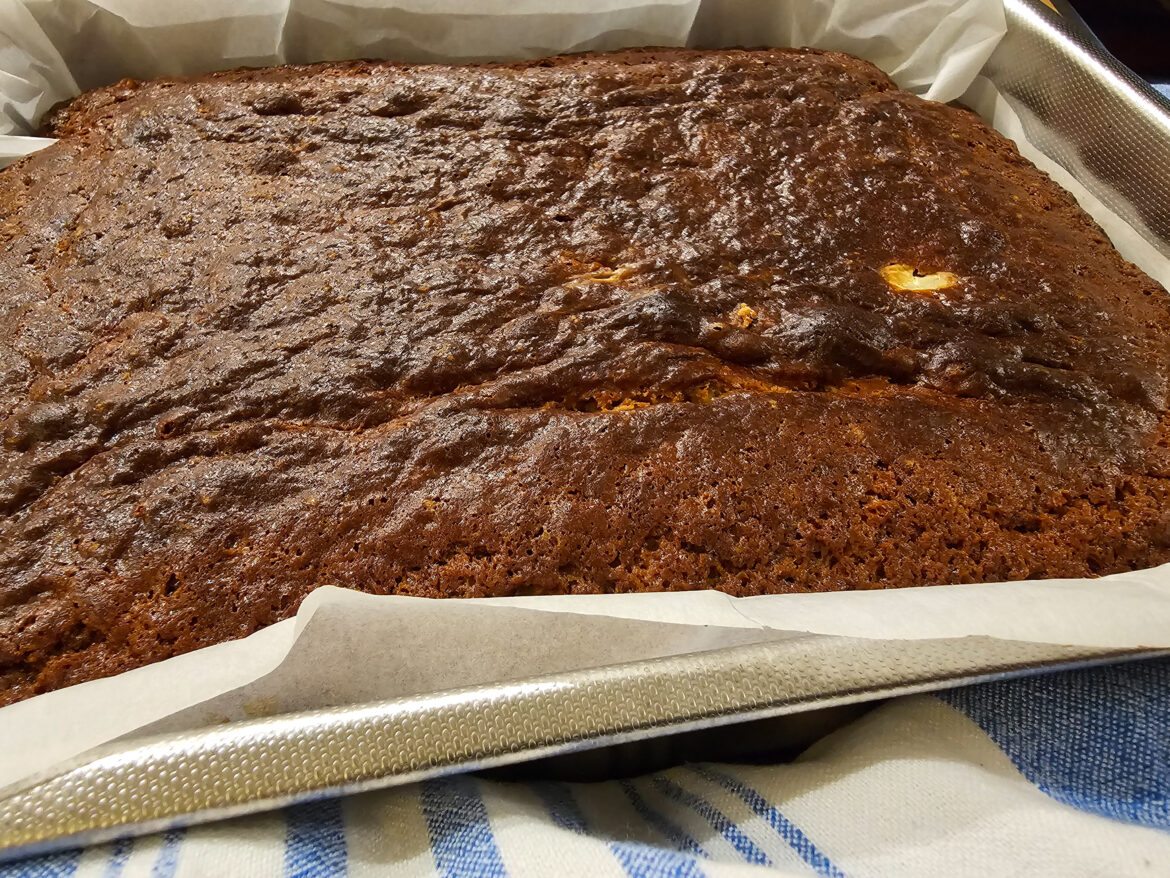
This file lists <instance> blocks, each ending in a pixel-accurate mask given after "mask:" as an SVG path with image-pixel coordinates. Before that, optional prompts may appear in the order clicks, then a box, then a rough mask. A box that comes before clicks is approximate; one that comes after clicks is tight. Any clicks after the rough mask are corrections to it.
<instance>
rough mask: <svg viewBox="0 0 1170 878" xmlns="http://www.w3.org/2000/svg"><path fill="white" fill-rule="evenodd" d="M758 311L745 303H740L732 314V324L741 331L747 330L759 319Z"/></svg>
mask: <svg viewBox="0 0 1170 878" xmlns="http://www.w3.org/2000/svg"><path fill="white" fill-rule="evenodd" d="M757 316H758V315H757V313H756V309H755V308H753V307H751V306H750V305H748V304H747V303H745V302H740V303H739V304H738V305H737V306H736V308H735V310H734V311H732V312H731V322H732V323H733V324H735V325H736V326H738V327H739V328H740V329H747V328H748V327H749V326H751V325H752V323H753V322H754V321H755V319H756V317H757Z"/></svg>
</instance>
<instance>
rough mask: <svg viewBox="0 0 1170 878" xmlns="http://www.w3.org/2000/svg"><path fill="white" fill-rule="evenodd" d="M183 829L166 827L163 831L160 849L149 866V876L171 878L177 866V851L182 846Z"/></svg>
mask: <svg viewBox="0 0 1170 878" xmlns="http://www.w3.org/2000/svg"><path fill="white" fill-rule="evenodd" d="M186 834H187V831H186V830H185V829H182V828H181V827H180V828H178V829H168V830H167V831H166V832H165V833H163V837H162V849H161V850H160V851H159V852H158V856H157V857H155V860H154V865H153V866H151V867H150V878H172V876H174V874H175V870H176V869H178V868H179V851H180V850H181V849H182V847H183V836H184V835H186Z"/></svg>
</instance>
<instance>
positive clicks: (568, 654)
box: [0, 0, 1170, 791]
mask: <svg viewBox="0 0 1170 878" xmlns="http://www.w3.org/2000/svg"><path fill="white" fill-rule="evenodd" d="M1004 26H1005V25H1004V15H1003V10H1002V7H1001V6H1000V4H999V2H998V0H918V2H914V3H909V2H899V0H702V2H700V0H657V2H637V0H568V2H555V0H554V2H537V0H490V2H484V0H481V2H474V0H398V2H394V3H389V2H382V0H349V2H341V0H205V2H202V3H199V4H169V3H158V2H153V0H26V2H24V3H20V2H18V0H0V157H7V158H9V159H11V158H15V157H18V156H21V155H24V154H27V153H28V152H30V151H32V150H34V149H36V148H40V147H41V146H43V145H46V144H47V143H50V142H51V141H45V140H43V139H39V138H36V137H33V136H31V135H33V134H34V133H35V131H36V126H37V123H38V121H39V118H40V116H41V115H42V114H43V113H44V112H45V111H46V110H47V109H48V108H49V107H50V106H52V105H53V104H54V103H56V102H58V101H60V100H63V99H65V98H68V97H71V96H72V95H74V94H76V93H77V92H78V91H79V90H83V89H86V88H91V87H95V86H99V85H104V84H106V83H109V82H113V81H116V80H118V79H120V78H122V77H124V76H134V77H137V78H147V77H152V76H159V75H165V74H180V73H197V72H201V71H205V70H213V69H224V68H230V67H236V66H241V65H263V64H277V63H284V62H305V61H313V60H333V59H342V58H352V57H381V58H391V59H395V60H404V61H435V60H479V59H497V58H532V57H539V56H542V55H548V54H555V53H558V52H568V51H584V50H590V49H598V50H601V49H614V48H621V47H626V46H641V45H694V46H707V47H717V46H728V45H775V46H786V45H809V46H815V47H819V48H828V49H838V50H842V51H847V52H851V53H853V54H856V55H860V56H862V57H864V58H867V59H869V60H871V61H874V62H875V63H877V64H878V65H879V66H881V67H882V68H883V69H885V70H886V71H888V72H890V73H891V74H892V75H893V77H894V79H895V80H897V81H898V83H899V84H900V85H902V86H903V87H906V88H909V89H911V90H913V91H915V92H916V93H918V94H921V95H923V96H925V97H928V98H932V99H936V100H953V99H960V100H962V101H963V102H964V103H966V104H967V105H969V106H971V107H972V108H974V109H976V110H977V111H978V112H980V113H981V114H983V115H984V117H985V118H987V119H988V120H990V121H991V122H992V123H993V124H995V125H996V126H997V127H998V128H1000V130H1002V131H1004V132H1005V133H1007V134H1008V135H1009V136H1013V137H1015V138H1016V139H1017V142H1019V143H1020V146H1021V149H1022V150H1023V151H1024V153H1025V155H1027V156H1028V157H1029V158H1031V159H1032V160H1033V161H1035V162H1036V163H1037V164H1038V165H1040V166H1041V167H1043V168H1044V169H1045V170H1046V171H1048V172H1049V173H1050V174H1052V175H1053V176H1054V177H1055V178H1056V179H1057V180H1058V181H1059V182H1060V183H1061V184H1062V185H1064V186H1065V187H1066V188H1068V189H1069V190H1070V191H1072V192H1073V194H1074V195H1076V196H1077V197H1078V198H1080V199H1081V203H1082V204H1083V205H1084V206H1085V207H1086V209H1087V210H1088V211H1089V212H1090V213H1091V214H1093V216H1094V217H1095V218H1096V219H1097V221H1098V222H1099V223H1101V225H1102V226H1103V227H1104V228H1105V230H1106V231H1107V232H1108V234H1109V235H1110V237H1111V238H1112V239H1113V241H1114V243H1115V244H1116V245H1117V246H1118V247H1119V249H1121V251H1122V253H1123V254H1125V255H1126V256H1127V257H1128V258H1130V259H1132V260H1133V261H1135V262H1137V263H1138V264H1139V265H1140V266H1141V267H1142V268H1144V269H1145V270H1146V271H1147V272H1149V273H1150V274H1152V275H1154V276H1155V277H1157V278H1158V279H1160V280H1161V281H1162V283H1163V284H1170V262H1168V261H1167V260H1165V259H1163V258H1162V257H1160V256H1159V255H1158V253H1157V251H1156V250H1155V249H1154V248H1153V247H1152V246H1151V245H1150V244H1149V243H1148V242H1147V241H1145V240H1143V239H1142V237H1141V236H1140V235H1139V234H1138V233H1137V232H1136V231H1135V230H1134V229H1132V228H1131V227H1129V226H1128V225H1126V223H1125V222H1123V221H1122V220H1121V219H1119V218H1118V217H1117V216H1115V215H1113V214H1111V213H1109V212H1108V211H1106V210H1104V209H1103V208H1102V206H1101V205H1100V203H1099V202H1097V201H1096V200H1095V199H1093V198H1092V197H1091V196H1089V195H1088V193H1087V192H1086V191H1085V190H1084V188H1083V187H1081V186H1079V185H1078V184H1077V183H1076V181H1075V180H1074V179H1073V178H1072V177H1071V176H1070V175H1069V174H1068V173H1067V172H1064V171H1063V170H1062V169H1060V168H1059V167H1058V166H1056V165H1055V164H1054V163H1053V162H1051V161H1050V160H1048V159H1047V157H1046V156H1044V155H1043V153H1041V152H1040V151H1039V150H1038V149H1036V148H1035V147H1034V146H1033V145H1032V144H1030V143H1028V142H1027V141H1025V140H1023V139H1022V137H1023V129H1022V127H1021V126H1020V123H1019V120H1018V119H1017V118H1016V117H1015V114H1014V113H1013V112H1012V110H1011V109H1010V107H1008V106H1007V104H1006V102H1005V101H1004V100H1003V99H1002V97H1001V96H1000V95H999V94H998V93H997V92H996V90H995V87H994V85H993V84H992V83H991V82H990V81H988V80H987V79H986V78H984V77H982V76H980V70H981V68H982V67H983V64H984V62H985V61H986V60H987V58H988V57H989V56H990V54H991V52H992V51H993V50H994V48H995V46H996V44H997V42H998V41H999V39H1000V38H1001V36H1002V35H1003V33H1004ZM339 585H344V583H339ZM977 634H982V635H990V636H994V637H1002V638H1009V639H1016V640H1032V641H1037V642H1049V643H1061V644H1082V645H1086V646H1110V647H1128V646H1134V647H1136V646H1147V647H1170V565H1167V566H1165V567H1159V568H1156V569H1153V570H1147V571H1141V572H1138V573H1131V574H1123V575H1120V576H1114V577H1108V578H1106V579H1102V580H1050V581H1041V582H1028V583H1009V584H991V585H967V586H952V587H936V588H928V589H904V590H898V591H872V592H853V593H842V594H825V595H783V596H769V597H757V598H745V599H734V598H729V597H727V596H725V595H722V594H719V593H716V592H690V593H670V594H638V595H607V596H598V597H576V596H565V597H531V598H505V599H496V600H474V601H431V600H425V599H419V598H406V597H372V596H368V595H362V594H358V593H355V592H351V591H346V590H344V589H343V588H336V587H332V586H326V587H323V588H321V589H319V590H317V591H316V592H314V593H313V594H312V595H311V596H310V597H309V598H308V599H307V600H306V601H305V603H304V604H303V606H302V607H301V610H300V612H299V613H298V614H297V617H296V618H295V619H290V620H288V621H286V622H282V623H280V624H278V625H274V626H272V627H270V628H267V629H265V630H263V631H261V632H259V633H257V634H255V635H253V636H252V637H249V638H246V639H244V640H240V641H236V642H233V643H226V644H221V645H218V646H213V647H210V648H207V649H204V650H200V651H198V652H195V653H191V654H188V655H184V656H179V657H177V658H174V659H171V660H169V661H166V662H162V663H160V664H156V665H152V666H149V667H146V668H141V669H139V670H136V671H131V672H129V673H126V674H122V675H119V676H117V677H113V678H110V679H107V680H98V681H95V682H93V683H87V684H83V685H80V686H75V687H72V688H70V689H65V690H61V691H58V692H51V693H48V694H46V695H42V696H38V697H36V698H34V699H31V700H29V701H25V702H22V703H20V704H16V705H12V706H10V707H6V708H3V709H2V710H0V791H2V789H3V788H4V787H6V786H10V785H12V784H16V783H18V782H19V781H20V780H21V779H22V778H26V777H29V776H30V775H33V774H40V773H42V772H44V771H46V770H47V769H49V768H50V767H51V766H53V765H54V764H56V763H58V762H61V761H64V760H67V759H71V758H73V757H75V756H77V755H78V754H81V753H83V752H84V751H86V750H88V749H90V748H92V747H94V746H97V745H98V744H101V743H104V742H107V741H110V740H112V739H115V738H118V737H121V736H127V735H133V734H136V733H140V732H142V731H143V730H150V731H164V730H177V729H183V728H192V727H196V726H199V725H204V724H208V723H215V722H223V721H226V720H230V719H237V718H242V717H247V716H257V715H264V714H270V713H276V712H284V711H291V710H299V709H306V708H311V707H323V706H333V705H340V704H347V703H360V702H364V701H371V700H378V699H383V698H391V697H395V696H402V695H412V694H419V693H425V692H429V691H437V690H441V689H447V688H454V687H461V686H470V685H476V684H484V683H489V682H497V681H502V680H508V679H517V678H522V677H526V676H533V675H538V674H545V673H551V672H555V671H563V670H571V669H575V668H586V667H597V666H600V665H604V664H611V663H615V662H623V661H632V660H636V659H642V658H650V657H654V656H664V655H677V654H683V653H688V652H695V651H701V650H706V649H712V648H716V647H720V646H729V645H734V644H740V643H747V642H752V641H758V640H761V639H776V638H784V637H808V636H835V635H836V636H840V635H850V636H860V637H870V638H931V637H957V636H964V635H977Z"/></svg>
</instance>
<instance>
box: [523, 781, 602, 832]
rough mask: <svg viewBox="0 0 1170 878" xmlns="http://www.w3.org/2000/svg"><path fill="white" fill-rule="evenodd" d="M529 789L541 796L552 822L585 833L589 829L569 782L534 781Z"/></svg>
mask: <svg viewBox="0 0 1170 878" xmlns="http://www.w3.org/2000/svg"><path fill="white" fill-rule="evenodd" d="M528 786H529V789H531V790H532V792H534V793H536V795H537V796H539V797H540V801H541V802H542V803H543V804H544V809H545V810H546V811H547V812H548V816H549V817H551V818H552V822H553V823H555V824H556V825H557V826H559V827H560V828H561V829H567V830H569V831H570V832H576V833H577V834H579V835H585V834H586V833H587V832H588V831H589V830H588V828H587V826H586V824H585V814H584V813H583V812H582V811H581V807H580V806H579V805H578V804H577V800H576V798H574V796H573V789H572V787H570V786H569V785H568V784H567V783H562V782H560V781H547V780H545V781H534V782H532V783H530V784H529V785H528Z"/></svg>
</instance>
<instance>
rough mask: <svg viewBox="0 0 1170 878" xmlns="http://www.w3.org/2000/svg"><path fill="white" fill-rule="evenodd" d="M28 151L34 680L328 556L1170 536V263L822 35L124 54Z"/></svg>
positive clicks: (625, 579) (846, 557)
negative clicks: (569, 47)
mask: <svg viewBox="0 0 1170 878" xmlns="http://www.w3.org/2000/svg"><path fill="white" fill-rule="evenodd" d="M45 129H46V133H47V134H50V135H51V136H54V137H57V138H59V140H58V142H57V143H56V144H54V145H52V146H50V147H49V148H47V149H45V150H42V151H40V152H37V153H35V154H33V155H31V156H29V157H27V158H25V159H23V160H21V161H20V162H18V163H17V164H15V165H13V166H12V167H10V168H8V169H7V170H5V171H3V172H2V173H0V240H2V243H3V247H2V251H0V278H2V283H3V289H4V294H3V297H2V300H0V431H2V436H3V442H2V450H0V516H2V523H0V702H12V701H15V700H19V699H23V698H26V697H29V696H31V695H34V694H36V693H39V692H44V691H47V690H50V689H54V688H57V687H61V686H65V685H69V684H73V683H77V682H81V681H85V680H90V679H94V678H97V677H101V676H105V675H109V674H113V673H117V672H120V671H123V670H126V669H129V668H134V667H137V666H141V665H144V664H146V663H149V662H154V661H158V660H160V659H164V658H167V657H169V656H173V655H176V654H178V653H182V652H186V651H189V650H192V649H196V648H198V647H202V646H206V645H209V644H213V643H217V642H221V641H224V640H228V639H232V638H238V637H242V636H244V635H247V634H249V633H251V632H254V631H256V630H257V629H259V628H261V627H263V626H265V625H268V624H270V623H273V622H275V621H277V620H280V619H284V618H286V617H288V616H290V615H292V614H293V613H295V612H296V610H297V607H298V605H299V603H300V602H301V600H302V599H303V598H304V597H305V595H307V594H308V593H309V592H310V591H311V590H312V589H313V588H315V587H317V586H319V585H323V584H332V585H340V586H344V587H347V588H354V589H359V590H362V591H365V592H372V593H378V594H400V595H415V596H425V597H490V596H506V595H535V594H594V593H605V592H631V591H648V590H678V589H703V588H713V589H720V590H722V591H725V592H728V593H730V594H733V595H759V594H768V593H784V592H812V591H827V590H841V589H869V588H886V587H903V586H924V585H941V584H947V583H968V582H979V581H1001V580H1020V579H1026V578H1043V577H1084V576H1097V575H1099V574H1106V573H1113V572H1117V571H1124V570H1130V569H1136V568H1143V567H1149V566H1153V565H1156V564H1159V563H1162V562H1165V561H1168V560H1170V512H1167V511H1164V510H1168V509H1170V505H1168V503H1167V500H1168V490H1167V489H1168V487H1170V452H1168V436H1170V432H1168V431H1167V373H1168V371H1170V358H1168V356H1167V354H1168V353H1170V348H1168V344H1170V319H1168V317H1170V315H1168V308H1167V298H1166V293H1165V291H1164V290H1162V289H1161V288H1160V287H1159V286H1158V285H1157V284H1156V283H1154V282H1153V281H1152V280H1151V279H1150V278H1149V277H1147V276H1146V275H1145V274H1143V273H1142V272H1141V271H1139V270H1138V269H1137V268H1135V267H1134V266H1133V265H1130V264H1129V263H1127V262H1125V261H1124V260H1123V259H1122V258H1121V257H1120V256H1119V255H1118V254H1117V252H1116V251H1115V250H1114V249H1113V248H1112V246H1111V245H1110V244H1109V242H1108V241H1107V240H1106V238H1105V236H1104V235H1103V234H1102V232H1101V230H1100V229H1099V228H1098V227H1097V226H1096V225H1095V224H1094V223H1093V222H1092V220H1090V219H1089V217H1088V216H1086V214H1085V213H1084V212H1083V211H1082V210H1081V209H1080V208H1079V207H1078V206H1077V204H1076V203H1075V202H1074V200H1073V199H1072V198H1071V197H1070V196H1069V195H1068V194H1067V193H1065V192H1064V191H1063V190H1061V189H1060V188H1059V187H1058V186H1056V185H1055V184H1054V183H1053V182H1052V181H1051V180H1049V179H1048V178H1047V177H1046V176H1045V175H1044V174H1043V173H1041V172H1040V171H1038V170H1037V169H1036V168H1035V167H1033V166H1032V165H1031V164H1029V163H1028V162H1027V161H1025V160H1024V159H1022V158H1021V157H1020V156H1019V154H1018V153H1017V152H1016V150H1015V148H1014V147H1013V145H1012V144H1011V143H1010V142H1009V141H1008V140H1006V139H1005V138H1003V137H1002V136H1000V135H999V134H997V133H996V132H995V131H994V130H992V129H991V128H989V127H988V126H987V125H985V124H984V123H983V122H981V121H980V120H979V119H978V118H977V117H976V116H975V115H973V114H972V113H970V112H967V111H966V110H963V109H960V108H956V107H951V106H945V105H942V104H938V103H931V102H927V101H923V100H921V99H919V98H917V97H914V96H912V95H910V94H908V93H906V92H904V91H901V90H899V89H898V88H897V87H895V85H894V84H893V83H892V82H891V81H890V80H889V79H888V78H887V77H886V76H885V75H884V74H883V73H881V72H880V71H879V70H877V69H876V68H875V67H873V66H871V65H870V64H868V63H866V62H863V61H860V60H858V59H856V58H852V57H849V56H845V55H840V54H833V53H828V52H817V51H810V50H787V49H785V50H759V51H697V50H694V51H692V50H673V49H670V50H641V51H626V52H618V53H612V54H594V55H581V56H573V57H563V58H554V59H551V60H541V61H534V62H527V63H518V64H495V65H490V64H489V65H471V66H442V65H433V66H409V65H397V64H391V63H368V62H355V63H341V64H323V65H316V66H310V67H294V68H274V69H264V70H240V71H234V72H226V73H213V74H208V75H203V76H197V77H192V78H186V79H165V80H158V81H152V82H134V81H128V80H127V81H123V82H120V83H118V84H116V85H113V86H110V87H108V88H103V89H99V90H97V91H93V92H90V93H88V94H84V95H82V96H80V97H79V98H77V99H76V100H74V101H73V102H71V103H69V104H68V105H67V106H64V107H62V108H59V109H57V110H55V111H54V112H53V113H52V114H51V115H50V117H49V118H48V119H47V120H46V122H45Z"/></svg>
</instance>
